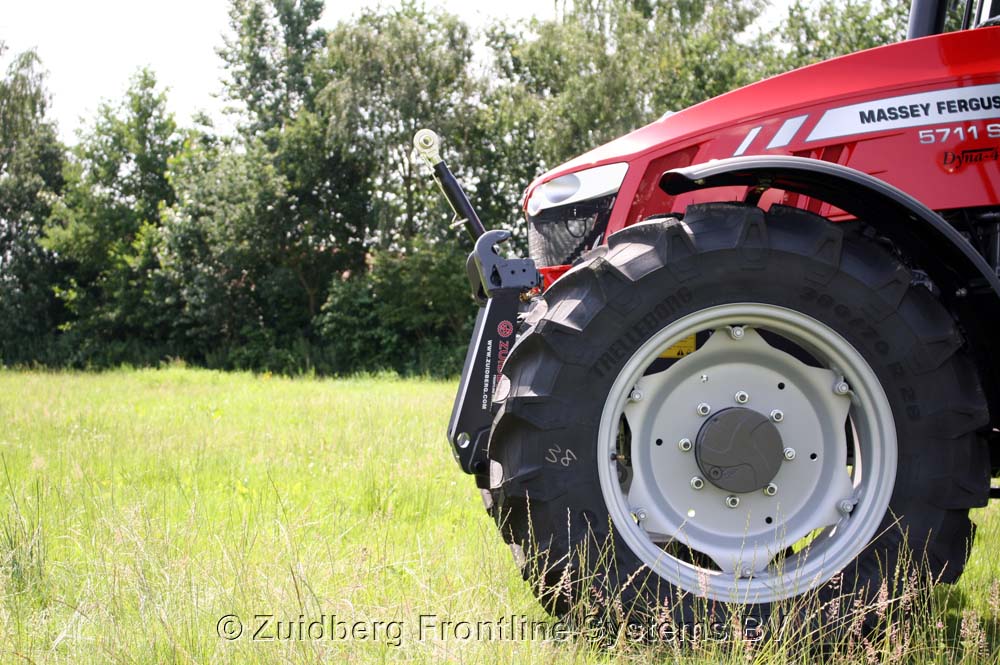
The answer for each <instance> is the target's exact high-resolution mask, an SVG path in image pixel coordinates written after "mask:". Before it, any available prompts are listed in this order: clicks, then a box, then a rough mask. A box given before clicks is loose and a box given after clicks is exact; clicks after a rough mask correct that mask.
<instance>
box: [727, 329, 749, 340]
mask: <svg viewBox="0 0 1000 665" xmlns="http://www.w3.org/2000/svg"><path fill="white" fill-rule="evenodd" d="M745 333H746V331H744V330H743V326H731V327H730V328H729V336H730V337H732V338H733V339H743V335H744V334H745Z"/></svg>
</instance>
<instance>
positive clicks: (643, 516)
mask: <svg viewBox="0 0 1000 665" xmlns="http://www.w3.org/2000/svg"><path fill="white" fill-rule="evenodd" d="M635 517H636V519H638V520H639V521H640V522H642V521H643V520H645V519H646V511H645V510H643V509H642V508H639V509H638V510H636V511H635Z"/></svg>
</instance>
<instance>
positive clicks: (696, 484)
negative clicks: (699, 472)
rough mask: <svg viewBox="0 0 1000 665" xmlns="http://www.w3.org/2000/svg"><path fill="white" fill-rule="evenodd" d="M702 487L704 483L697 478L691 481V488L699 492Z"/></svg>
mask: <svg viewBox="0 0 1000 665" xmlns="http://www.w3.org/2000/svg"><path fill="white" fill-rule="evenodd" d="M704 486H705V481H704V480H702V479H701V478H699V477H698V476H695V477H694V478H692V479H691V487H692V488H694V489H696V490H700V489H701V488H702V487H704Z"/></svg>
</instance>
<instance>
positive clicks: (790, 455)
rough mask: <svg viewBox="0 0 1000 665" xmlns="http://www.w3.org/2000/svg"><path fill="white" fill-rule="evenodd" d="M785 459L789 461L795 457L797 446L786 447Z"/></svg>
mask: <svg viewBox="0 0 1000 665" xmlns="http://www.w3.org/2000/svg"><path fill="white" fill-rule="evenodd" d="M785 459H786V460H788V461H789V462H790V461H792V460H793V459H795V448H785Z"/></svg>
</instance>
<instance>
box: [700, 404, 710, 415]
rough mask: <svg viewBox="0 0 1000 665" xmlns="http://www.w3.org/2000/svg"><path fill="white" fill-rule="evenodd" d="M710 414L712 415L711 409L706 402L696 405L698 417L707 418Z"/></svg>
mask: <svg viewBox="0 0 1000 665" xmlns="http://www.w3.org/2000/svg"><path fill="white" fill-rule="evenodd" d="M710 413H712V407H711V406H709V405H708V404H707V403H706V402H702V403H701V404H699V405H698V415H699V416H707V415H708V414H710Z"/></svg>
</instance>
